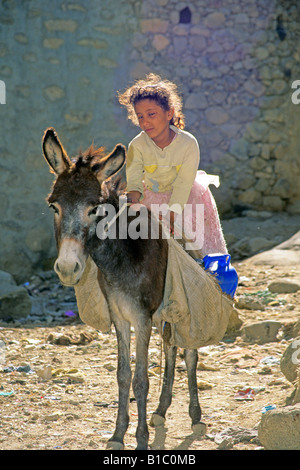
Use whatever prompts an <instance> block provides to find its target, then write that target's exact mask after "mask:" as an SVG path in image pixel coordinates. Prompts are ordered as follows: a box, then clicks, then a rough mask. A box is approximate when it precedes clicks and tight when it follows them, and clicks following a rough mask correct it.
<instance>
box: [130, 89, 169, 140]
mask: <svg viewBox="0 0 300 470" xmlns="http://www.w3.org/2000/svg"><path fill="white" fill-rule="evenodd" d="M134 109H135V112H136V115H137V118H138V121H139V125H140V128H141V129H142V130H143V131H145V132H146V134H147V135H148V136H149V137H150V138H151V139H152V140H153V141H154V142H155V143H157V144H158V143H160V142H163V141H164V140H168V139H169V135H170V120H171V119H172V117H173V114H174V110H173V109H171V110H170V111H165V110H164V109H163V108H162V107H161V106H159V105H158V104H157V102H156V101H155V100H152V99H148V98H147V99H146V98H145V99H143V100H140V101H138V102H137V103H136V105H135V108H134Z"/></svg>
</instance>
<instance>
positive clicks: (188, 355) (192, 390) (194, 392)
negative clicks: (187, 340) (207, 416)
mask: <svg viewBox="0 0 300 470" xmlns="http://www.w3.org/2000/svg"><path fill="white" fill-rule="evenodd" d="M184 360H185V363H186V367H187V375H188V385H189V394H190V404H189V415H190V417H191V419H192V428H193V431H194V432H195V433H197V434H200V435H203V434H205V432H206V426H205V424H204V423H202V422H201V421H200V420H201V408H200V404H199V399H198V387H197V373H196V371H197V362H198V351H197V349H185V350H184Z"/></svg>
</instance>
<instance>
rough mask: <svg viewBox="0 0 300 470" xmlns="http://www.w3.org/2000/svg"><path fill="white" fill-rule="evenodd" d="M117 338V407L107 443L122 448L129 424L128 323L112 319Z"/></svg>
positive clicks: (115, 447)
mask: <svg viewBox="0 0 300 470" xmlns="http://www.w3.org/2000/svg"><path fill="white" fill-rule="evenodd" d="M114 325H115V328H116V334H117V340H118V370H117V379H118V387H119V407H118V416H117V422H116V429H115V432H114V435H113V436H112V437H111V438H110V440H109V441H108V443H107V448H108V449H113V450H122V449H123V439H124V435H125V433H126V431H127V428H128V425H129V390H130V384H131V368H130V323H128V322H127V321H118V320H117V321H114Z"/></svg>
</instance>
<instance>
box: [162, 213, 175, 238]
mask: <svg viewBox="0 0 300 470" xmlns="http://www.w3.org/2000/svg"><path fill="white" fill-rule="evenodd" d="M169 214H170V223H169V230H170V233H172V235H174V221H175V212H173V211H169ZM159 219H160V220H166V218H164V217H163V216H162V215H161V214H159ZM168 222H169V221H168Z"/></svg>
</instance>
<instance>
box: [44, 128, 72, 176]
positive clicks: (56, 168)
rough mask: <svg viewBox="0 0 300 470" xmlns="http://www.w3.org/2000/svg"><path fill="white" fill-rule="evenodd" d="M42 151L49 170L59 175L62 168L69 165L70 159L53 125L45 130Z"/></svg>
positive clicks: (64, 168)
mask: <svg viewBox="0 0 300 470" xmlns="http://www.w3.org/2000/svg"><path fill="white" fill-rule="evenodd" d="M42 146H43V153H44V157H45V159H46V161H47V163H48V165H49V166H50V171H51V172H54V173H55V174H56V175H59V174H60V173H62V172H63V171H64V170H66V169H67V168H69V167H70V165H71V162H70V159H69V157H68V155H67V153H66V152H65V150H64V148H63V146H62V144H61V143H60V140H59V138H58V136H57V134H56V132H55V129H53V127H49V128H48V129H46V130H45V133H44V136H43V140H42Z"/></svg>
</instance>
